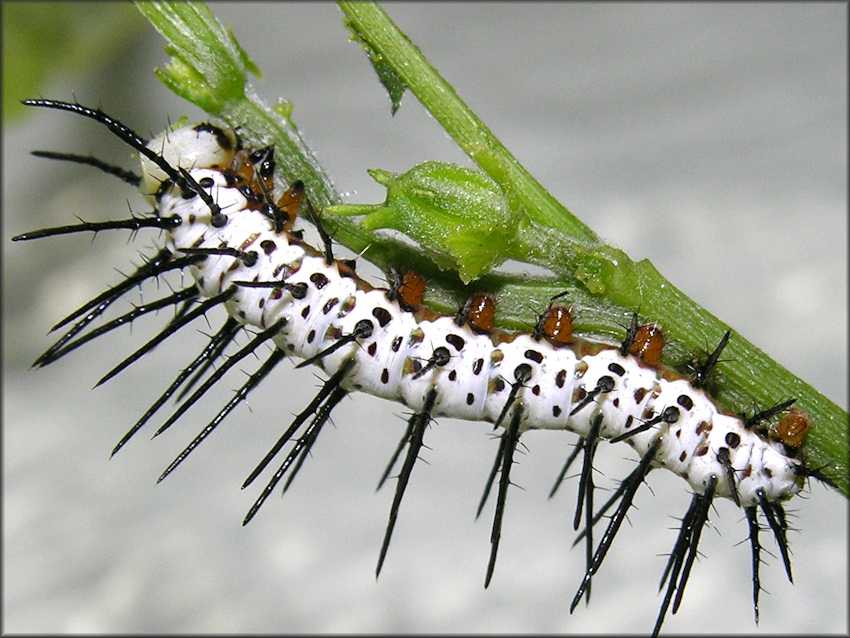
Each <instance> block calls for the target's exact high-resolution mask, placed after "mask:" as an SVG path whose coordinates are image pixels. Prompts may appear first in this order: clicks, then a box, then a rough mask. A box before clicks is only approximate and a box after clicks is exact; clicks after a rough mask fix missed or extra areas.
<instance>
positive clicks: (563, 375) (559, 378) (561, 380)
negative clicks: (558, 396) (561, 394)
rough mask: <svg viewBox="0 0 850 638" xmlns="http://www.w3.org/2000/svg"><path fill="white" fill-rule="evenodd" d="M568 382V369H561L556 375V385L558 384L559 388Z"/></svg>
mask: <svg viewBox="0 0 850 638" xmlns="http://www.w3.org/2000/svg"><path fill="white" fill-rule="evenodd" d="M566 382H567V371H566V370H561V371H560V372H558V374H557V375H556V376H555V385H556V386H558V387H559V388H563V387H564V384H565V383H566Z"/></svg>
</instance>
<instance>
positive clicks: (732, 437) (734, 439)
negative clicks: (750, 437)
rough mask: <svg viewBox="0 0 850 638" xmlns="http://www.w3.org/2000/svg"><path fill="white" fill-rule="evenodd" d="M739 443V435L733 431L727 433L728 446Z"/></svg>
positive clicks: (733, 446)
mask: <svg viewBox="0 0 850 638" xmlns="http://www.w3.org/2000/svg"><path fill="white" fill-rule="evenodd" d="M740 444H741V437H740V435H738V434H736V433H735V432H729V434H727V435H726V445H728V446H729V447H731V448H736V447H738V446H739V445H740Z"/></svg>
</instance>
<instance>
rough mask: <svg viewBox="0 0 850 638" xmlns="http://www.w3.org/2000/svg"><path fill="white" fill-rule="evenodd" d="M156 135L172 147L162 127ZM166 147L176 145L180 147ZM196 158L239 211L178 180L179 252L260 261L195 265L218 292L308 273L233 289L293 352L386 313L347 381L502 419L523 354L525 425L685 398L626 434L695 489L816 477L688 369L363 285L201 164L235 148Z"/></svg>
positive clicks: (164, 201)
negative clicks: (663, 418)
mask: <svg viewBox="0 0 850 638" xmlns="http://www.w3.org/2000/svg"><path fill="white" fill-rule="evenodd" d="M197 137H198V135H197V133H195V132H194V131H193V129H191V128H187V129H184V130H178V131H175V132H171V133H169V138H170V139H171V140H172V142H173V143H174V144H176V145H178V146H179V145H182V144H183V143H184V142H185V141H186V140H189V141H193V140H194V139H196V138H197ZM152 146H154V147H155V148H159V140H155V141H154V142H152ZM166 149H168V153H166V156H173V157H176V156H178V155H179V153H176V152H174V151H173V150H172V149H171V148H169V147H168V146H166ZM192 161H193V162H194V163H195V168H194V169H193V170H192V171H191V175H192V177H193V178H194V179H195V180H196V181H197V182H198V183H199V184H206V183H209V181H210V180H211V181H212V184H213V185H212V186H210V187H209V189H208V190H209V192H210V195H211V197H212V199H213V200H214V201H215V202H216V203H217V204H218V205H219V207H220V208H221V211H222V212H223V213H224V214H225V215H227V216H228V222H227V224H226V225H225V226H224V227H222V228H214V227H213V226H212V225H211V224H210V211H209V209H208V207H207V206H206V204H205V203H204V202H203V201H202V200H201V199H200V198H199V197H197V196H194V197H192V198H191V199H188V200H187V199H184V198H183V197H182V196H181V193H180V191H179V189H177V188H174V189H172V190H171V191H169V192H168V193H167V194H165V195H163V196H162V198H161V201H160V208H161V214H162V215H163V216H169V215H175V214H176V215H178V216H179V217H180V219H181V220H183V222H182V223H181V225H180V226H178V227H177V228H176V229H174V230H173V231H171V238H170V242H169V247H170V248H171V249H172V250H173V251H174V252H175V255H180V254H181V249H182V248H199V247H200V248H221V247H225V246H227V247H232V248H236V249H238V250H240V251H254V252H256V254H257V255H258V260H257V262H256V264H255V265H252V266H247V265H245V264H244V263H241V262H240V261H239V259H238V258H235V257H231V258H228V257H222V258H218V259H209V258H208V259H206V260H205V261H204V262H202V264H201V265H200V266H197V267H195V266H193V267H192V268H191V270H192V274H193V276H194V277H195V279H196V281H197V282H198V286H199V287H200V289H201V291H202V294H203V296H205V297H212V296H215V295H217V294H220V293H221V292H222V291H223V290H225V289H226V288H228V287H229V286H231V285H233V282H234V281H277V280H281V279H282V278H283V277H284V276H285V281H286V282H287V283H289V284H298V283H303V284H305V285H306V286H307V290H308V292H307V295H306V297H304V298H303V299H296V298H294V297H293V295H292V293H290V292H288V291H286V290H283V291H282V294H279V293H280V292H281V291H280V290H279V289H275V290H276V292H273V289H254V288H240V289H239V290H238V291H237V292H236V294H235V295H234V297H233V298H231V299H230V300H229V301H228V302H227V307H228V312H230V313H231V315H233V316H234V317H238V318H239V320H240V321H242V322H244V323H246V324H248V325H251V326H255V327H257V328H263V329H264V328H267V327H269V326H271V325H273V324H275V323H276V322H278V321H280V320H281V319H285V320H286V325H285V327H283V328H282V329H281V331H280V332H279V333H278V335H277V336H275V337H274V338H273V341H274V343H275V345H276V346H277V347H278V348H280V349H282V350H283V351H285V352H286V353H287V354H289V355H292V356H295V357H298V358H302V359H308V358H311V357H314V356H316V355H318V354H319V353H321V352H323V351H325V350H327V349H328V348H331V347H332V346H333V345H334V343H335V342H336V341H337V340H338V339H339V338H340V337H341V336H343V335H350V334H352V333H354V331H355V326H356V325H357V324H358V322H360V321H366V322H369V323H370V324H372V326H373V330H372V334H371V336H369V337H367V338H364V339H358V340H356V341H351V342H350V343H348V344H346V345H344V346H343V347H341V348H339V349H338V350H336V351H335V352H333V353H331V354H328V355H326V356H324V357H322V358H321V359H320V362H321V365H322V367H323V368H324V370H325V371H326V372H327V373H329V374H333V373H334V372H336V371H337V370H338V369H339V368H340V366H341V365H342V364H343V362H346V361H353V362H354V364H353V366H352V367H351V369H350V371H349V373H348V374H347V375H346V377H345V379H344V381H343V382H342V386H343V387H344V388H345V389H351V390H359V391H362V392H366V393H369V394H373V395H375V396H378V397H381V398H385V399H390V400H393V401H401V402H403V403H404V404H406V405H407V406H409V407H410V408H412V409H413V410H414V411H417V412H419V411H421V410H422V409H423V407H424V404H425V399H426V396H427V394H428V392H429V391H430V390H431V389H432V388H433V389H435V390H436V396H437V399H436V403H435V404H434V406H433V408H432V409H431V414H432V415H433V416H450V417H453V418H458V419H467V420H475V421H489V422H491V423H496V422H497V421H498V419H499V417H500V415H501V414H502V412H503V410H504V409H505V405H506V401H507V397H508V395H509V394H510V391H511V384H512V383H514V382H515V371H516V369H517V367H518V366H523V365H524V366H529V367H530V368H531V373H530V377H529V379H528V380H527V381H525V382H524V383H523V385H522V388H521V389H520V390H519V393H518V395H517V403H518V404H521V405H522V416H521V422H520V425H519V429H520V431H525V430H530V429H551V430H558V429H561V430H569V431H571V432H575V433H576V434H579V435H581V436H587V435H588V433H589V431H590V426H591V422H592V420H593V418H594V416H596V415H597V414H600V413H601V414H602V422H601V428H600V436H601V437H603V438H608V439H610V438H614V437H616V436H619V435H622V434H624V433H626V432H627V431H628V429H629V428H630V427H631V428H634V427H637V426H638V425H639V424H641V423H643V422H645V421H647V420H648V419H651V418H652V417H653V416H654V415H658V414H662V413H664V411H665V410H666V409H668V408H671V407H672V409H673V410H674V412H675V413H676V414H677V416H676V418H675V421H673V422H671V423H667V422H661V423H659V424H658V425H657V426H653V427H652V428H650V429H648V430H645V431H643V432H639V433H637V434H635V435H634V436H632V437H630V438H628V439H626V440H627V441H628V442H629V443H630V444H631V445H632V446H633V447H634V448H635V449H636V450H637V452H638V454H640V455H641V456H643V455H644V454H646V452H647V451H648V450H649V449H650V447H651V445H652V444H653V443H654V442H655V441H656V440H660V441H661V447H660V448H659V449H658V450H657V452H656V455H655V458H656V463H658V464H659V465H662V466H664V467H665V468H667V469H669V470H671V471H673V472H675V473H676V474H678V475H679V476H681V477H683V478H685V479H686V480H687V481H688V483H689V484H690V485H691V487H692V488H693V490H694V491H695V492H697V493H702V492H704V491H705V487H706V484H707V482H708V480H709V477H711V476H715V477H716V479H717V481H718V485H717V488H716V495H718V496H724V497H727V498H729V497H731V495H732V493H733V490H737V492H738V494H739V495H740V501H741V504H742V505H743V506H751V505H756V504H757V503H758V500H759V497H758V494H759V492H760V491H761V492H763V493H764V495H765V496H766V497H767V498H768V500H770V501H781V500H785V499H787V498H790V497H791V496H793V495H794V494H796V493H797V492H799V491H800V489H801V488H802V480H801V478H800V476H799V475H798V468H799V466H800V461H798V460H797V459H794V458H791V457H789V456H787V455H786V454H784V452H783V451H782V449H781V445H780V444H776V443H770V442H768V441H766V440H764V439H762V438H761V437H759V436H758V435H757V434H756V433H755V432H753V431H752V430H748V429H746V428H745V427H744V424H743V422H742V420H741V419H739V418H735V417H732V416H728V415H725V414H721V413H720V412H719V410H718V409H717V407H716V406H715V405H714V403H713V402H712V400H711V399H710V398H709V397H708V396H707V395H706V394H705V392H703V391H702V390H699V389H694V388H693V387H691V385H690V384H689V383H688V381H686V380H684V379H679V380H675V381H668V380H666V379H664V378H661V377H660V373H659V371H657V370H654V369H652V368H648V367H645V366H644V364H642V363H641V362H640V361H639V360H638V359H637V358H636V357H634V356H625V357H624V356H622V355H621V354H620V353H619V352H618V350H617V349H614V348H611V349H604V350H601V351H600V352H598V353H596V354H587V355H584V356H579V355H578V354H576V353H575V352H574V351H573V350H572V349H570V348H555V347H554V346H552V345H550V344H549V343H548V342H547V341H545V340H539V341H536V340H534V339H532V338H531V336H529V335H528V334H525V333H520V334H517V335H515V336H514V337H513V338H512V340H508V341H502V342H500V343H494V339H493V338H491V336H490V335H483V334H475V333H474V332H473V330H472V329H471V328H470V327H469V326H467V325H464V326H458V325H456V323H455V322H454V320H453V319H452V318H451V317H447V316H444V317H439V318H437V319H435V320H433V321H429V320H421V321H420V320H417V318H416V317H415V315H414V314H413V313H410V312H405V311H403V310H402V309H401V308H400V307H399V304H398V303H397V302H396V301H389V300H388V299H387V297H386V295H385V291H383V290H379V289H372V290H362V289H358V284H357V282H356V280H355V279H353V278H351V277H348V276H343V275H341V274H340V272H339V268H338V266H337V265H336V264H335V263H334V264H331V265H327V264H326V263H325V259H324V258H323V257H320V256H315V254H314V253H315V251H310V253H313V254H308V251H307V250H306V249H305V248H304V247H303V246H302V245H293V244H291V243H289V241H288V239H287V236H286V234H285V233H276V232H275V231H274V228H273V223H272V222H271V220H270V219H269V218H268V217H267V216H265V215H264V214H262V213H261V212H260V211H258V210H252V209H251V208H249V207H248V202H247V199H246V198H245V197H244V196H243V195H242V193H240V192H239V190H238V189H236V188H232V187H228V186H227V181H226V179H225V177H224V176H223V175H222V173H221V172H219V171H217V170H210V169H206V168H202V167H201V165H202V164H203V163H211V164H212V165H213V166H217V165H219V164H220V163H221V153H218V152H214V153H210V154H208V156H206V157H204V156H202V155H200V154H193V156H192ZM145 175H147V173H145ZM145 181H146V182H148V181H149V180H148V179H146V180H145ZM273 297H277V298H273ZM441 347H442V348H445V349H447V350H448V351H449V353H450V357H449V358H448V361H447V363H445V364H444V365H441V366H435V367H434V368H433V369H431V370H430V371H427V372H426V373H425V374H423V375H422V376H420V377H419V378H415V377H416V373H417V371H418V369H419V366H420V365H423V363H422V362H427V361H429V360H430V359H431V357H432V356H433V355H434V351H435V350H436V349H437V348H441ZM602 377H607V378H609V379H611V380H612V381H613V389H612V390H611V391H609V392H606V393H604V394H601V395H600V397H599V398H597V399H596V400H594V401H592V402H591V403H589V404H587V405H585V406H584V407H583V408H581V409H580V410H579V411H578V412H577V413H576V414H573V415H571V411H572V410H573V408H574V406H575V404H576V403H578V401H579V400H580V397H583V396H584V395H585V394H586V393H587V392H589V391H591V390H592V389H594V388H595V387H596V386H597V383H598V382H599V380H600V379H601V378H602ZM524 399H525V400H524ZM721 449H724V450H727V452H728V454H729V459H730V461H731V466H732V468H733V469H734V476H735V483H736V484H735V485H731V484H730V480H729V475H728V473H727V472H726V471H725V469H724V466H723V465H721V463H720V462H719V461H718V452H719V451H720V450H721Z"/></svg>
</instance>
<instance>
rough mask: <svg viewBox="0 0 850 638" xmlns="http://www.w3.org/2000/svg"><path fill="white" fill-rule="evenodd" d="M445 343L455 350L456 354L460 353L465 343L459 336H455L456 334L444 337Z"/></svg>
mask: <svg viewBox="0 0 850 638" xmlns="http://www.w3.org/2000/svg"><path fill="white" fill-rule="evenodd" d="M446 342H447V343H448V344H449V345H451V346H453V347H454V349H455V350H457V351H458V352H460V351H461V350H462V349H463V347H464V346H465V345H466V341H465V340H464V338H463V337H461V336H460V335H456V334H448V335H446Z"/></svg>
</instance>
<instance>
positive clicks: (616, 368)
mask: <svg viewBox="0 0 850 638" xmlns="http://www.w3.org/2000/svg"><path fill="white" fill-rule="evenodd" d="M608 370H609V371H610V372H613V373H614V374H616V375H617V376H618V377H622V376H623V375H624V374H626V369H625V368H623V366H621V365H620V364H619V363H616V362H611V363H609V364H608Z"/></svg>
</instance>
